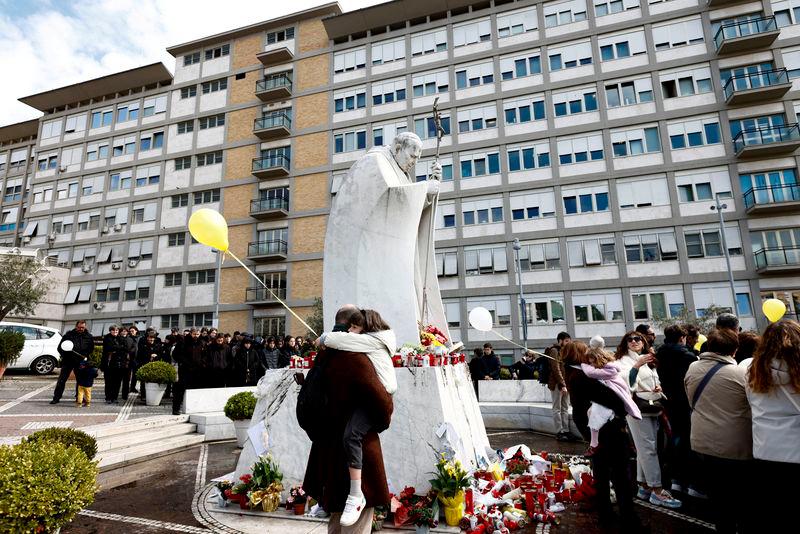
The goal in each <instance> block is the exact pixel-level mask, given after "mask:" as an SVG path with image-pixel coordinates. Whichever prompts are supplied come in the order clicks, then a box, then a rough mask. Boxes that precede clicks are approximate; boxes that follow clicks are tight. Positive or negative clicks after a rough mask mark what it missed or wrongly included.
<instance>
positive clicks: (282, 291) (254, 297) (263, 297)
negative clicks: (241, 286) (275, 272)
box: [244, 286, 286, 304]
mask: <svg viewBox="0 0 800 534" xmlns="http://www.w3.org/2000/svg"><path fill="white" fill-rule="evenodd" d="M271 289H272V293H274V294H275V295H277V296H278V298H279V299H281V300H286V288H285V287H275V288H271ZM272 293H270V292H269V291H267V290H266V289H264V287H263V286H258V287H248V288H247V290H246V293H245V297H244V301H245V302H247V303H248V304H278V300H277V299H276V298H275V297H274V296H273V295H272Z"/></svg>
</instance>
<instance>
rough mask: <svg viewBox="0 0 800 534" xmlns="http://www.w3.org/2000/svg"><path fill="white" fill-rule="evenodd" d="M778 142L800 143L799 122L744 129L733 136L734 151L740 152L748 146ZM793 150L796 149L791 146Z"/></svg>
mask: <svg viewBox="0 0 800 534" xmlns="http://www.w3.org/2000/svg"><path fill="white" fill-rule="evenodd" d="M778 143H800V127H798V124H797V123H794V124H785V125H780V126H766V127H764V128H748V129H747V130H742V131H741V132H739V133H738V134H737V135H736V137H734V138H733V151H734V152H735V153H736V154H739V153H741V152H742V151H743V150H744V149H745V148H747V147H752V146H765V145H774V144H778ZM789 148H791V147H789ZM791 150H794V149H793V148H791Z"/></svg>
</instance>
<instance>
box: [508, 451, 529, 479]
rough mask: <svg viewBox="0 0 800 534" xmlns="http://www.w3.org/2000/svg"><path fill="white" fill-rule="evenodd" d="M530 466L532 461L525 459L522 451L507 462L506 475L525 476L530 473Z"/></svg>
mask: <svg viewBox="0 0 800 534" xmlns="http://www.w3.org/2000/svg"><path fill="white" fill-rule="evenodd" d="M530 465H531V462H530V460H528V459H527V458H525V455H523V454H522V450H521V449H520V450H518V451H517V452H516V453H515V454H514V456H512V457H511V458H509V459H508V460H506V473H507V474H509V475H523V474H525V473H526V472H527V471H528V467H530Z"/></svg>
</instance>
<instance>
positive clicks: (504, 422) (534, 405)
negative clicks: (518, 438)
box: [479, 402, 580, 435]
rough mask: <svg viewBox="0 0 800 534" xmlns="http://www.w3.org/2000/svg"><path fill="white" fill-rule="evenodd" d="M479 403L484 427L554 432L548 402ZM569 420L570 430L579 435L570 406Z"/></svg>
mask: <svg viewBox="0 0 800 534" xmlns="http://www.w3.org/2000/svg"><path fill="white" fill-rule="evenodd" d="M479 405H480V408H481V415H482V416H483V424H484V425H486V428H493V429H498V430H534V431H536V432H544V433H546V434H555V433H556V429H555V425H554V424H553V409H552V404H551V403H549V402H481V403H479ZM569 421H570V428H571V429H572V432H573V433H575V434H576V435H580V433H579V432H578V428H577V427H576V426H575V424H574V423H573V422H572V408H570V417H569Z"/></svg>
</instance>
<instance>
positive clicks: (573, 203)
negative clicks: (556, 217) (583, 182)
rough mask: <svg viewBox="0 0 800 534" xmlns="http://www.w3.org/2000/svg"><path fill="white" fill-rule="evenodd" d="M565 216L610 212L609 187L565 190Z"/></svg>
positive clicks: (563, 193)
mask: <svg viewBox="0 0 800 534" xmlns="http://www.w3.org/2000/svg"><path fill="white" fill-rule="evenodd" d="M561 195H562V197H563V198H564V214H565V215H574V214H576V213H591V212H595V211H608V185H606V184H602V185H595V186H589V187H581V188H579V189H569V188H566V187H565V188H563V189H562V190H561Z"/></svg>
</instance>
